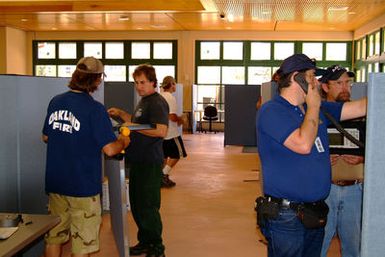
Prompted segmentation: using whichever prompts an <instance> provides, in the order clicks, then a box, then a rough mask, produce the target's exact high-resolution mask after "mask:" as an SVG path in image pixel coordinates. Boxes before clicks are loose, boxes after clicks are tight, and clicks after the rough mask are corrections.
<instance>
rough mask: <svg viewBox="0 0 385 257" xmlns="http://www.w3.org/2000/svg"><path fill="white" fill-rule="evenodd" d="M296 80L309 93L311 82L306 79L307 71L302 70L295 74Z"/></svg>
mask: <svg viewBox="0 0 385 257" xmlns="http://www.w3.org/2000/svg"><path fill="white" fill-rule="evenodd" d="M294 80H295V81H296V82H297V83H298V84H299V85H300V86H301V88H302V90H303V91H304V92H305V94H307V88H308V87H309V83H308V82H307V81H306V78H305V73H303V72H300V73H298V74H296V75H295V76H294Z"/></svg>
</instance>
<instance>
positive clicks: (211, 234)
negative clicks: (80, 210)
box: [63, 133, 340, 257]
mask: <svg viewBox="0 0 385 257" xmlns="http://www.w3.org/2000/svg"><path fill="white" fill-rule="evenodd" d="M184 142H185V146H186V149H187V151H188V157H187V158H186V159H184V160H181V161H180V162H179V163H178V164H177V166H176V167H175V168H174V170H173V171H172V173H171V178H172V179H173V180H175V182H176V183H177V185H176V187H174V188H171V189H162V207H161V214H162V219H163V227H164V229H163V238H164V243H165V245H166V255H167V257H234V256H235V257H257V256H258V257H266V247H265V245H264V244H263V243H262V242H260V241H259V240H260V239H262V238H261V236H260V234H259V231H258V230H257V229H256V225H255V212H254V209H253V207H254V200H255V198H256V196H257V195H259V194H260V193H261V191H260V186H259V181H258V170H257V169H258V166H259V165H258V157H257V154H256V153H242V147H239V146H226V147H225V146H224V145H223V142H224V140H223V133H217V134H200V133H198V134H194V135H191V134H187V135H184ZM128 220H129V239H130V244H131V245H133V244H136V226H135V224H134V222H133V220H132V218H131V215H129V216H128ZM337 249H338V245H337V241H334V242H333V245H332V247H331V251H330V253H329V256H333V257H337V256H340V255H339V253H338V250H337ZM69 252H70V249H69V245H67V246H66V247H65V248H64V255H63V256H70V255H69ZM92 256H93V257H106V256H107V257H115V256H116V257H117V256H118V253H117V249H116V246H115V243H114V240H113V236H112V232H111V226H110V222H109V215H104V218H103V225H102V229H101V250H100V252H98V253H95V254H93V255H92Z"/></svg>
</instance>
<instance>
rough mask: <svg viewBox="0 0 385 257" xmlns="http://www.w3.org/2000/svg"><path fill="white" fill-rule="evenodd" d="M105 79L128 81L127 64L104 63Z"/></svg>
mask: <svg viewBox="0 0 385 257" xmlns="http://www.w3.org/2000/svg"><path fill="white" fill-rule="evenodd" d="M104 73H106V78H105V79H104V80H105V81H126V66H125V65H104Z"/></svg>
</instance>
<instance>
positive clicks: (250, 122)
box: [224, 85, 260, 146]
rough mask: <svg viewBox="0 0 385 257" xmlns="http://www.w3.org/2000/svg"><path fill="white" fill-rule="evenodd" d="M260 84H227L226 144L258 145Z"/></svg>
mask: <svg viewBox="0 0 385 257" xmlns="http://www.w3.org/2000/svg"><path fill="white" fill-rule="evenodd" d="M259 97H260V85H249V86H240V85H226V86H225V114H226V120H225V142H224V144H225V145H243V146H255V145H256V125H255V122H256V114H257V108H256V106H257V102H258V99H259Z"/></svg>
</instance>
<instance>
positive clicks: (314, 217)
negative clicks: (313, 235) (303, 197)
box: [297, 201, 329, 229]
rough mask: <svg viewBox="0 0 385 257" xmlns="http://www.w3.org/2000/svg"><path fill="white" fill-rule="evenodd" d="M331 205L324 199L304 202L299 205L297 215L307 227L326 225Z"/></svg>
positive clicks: (314, 227)
mask: <svg viewBox="0 0 385 257" xmlns="http://www.w3.org/2000/svg"><path fill="white" fill-rule="evenodd" d="M328 212H329V207H328V205H327V204H326V203H325V202H324V201H319V202H315V203H304V204H301V205H300V206H299V207H298V210H297V216H298V218H299V219H300V220H301V222H302V224H303V225H304V226H305V228H308V229H316V228H323V227H325V226H326V222H327V217H328Z"/></svg>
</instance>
